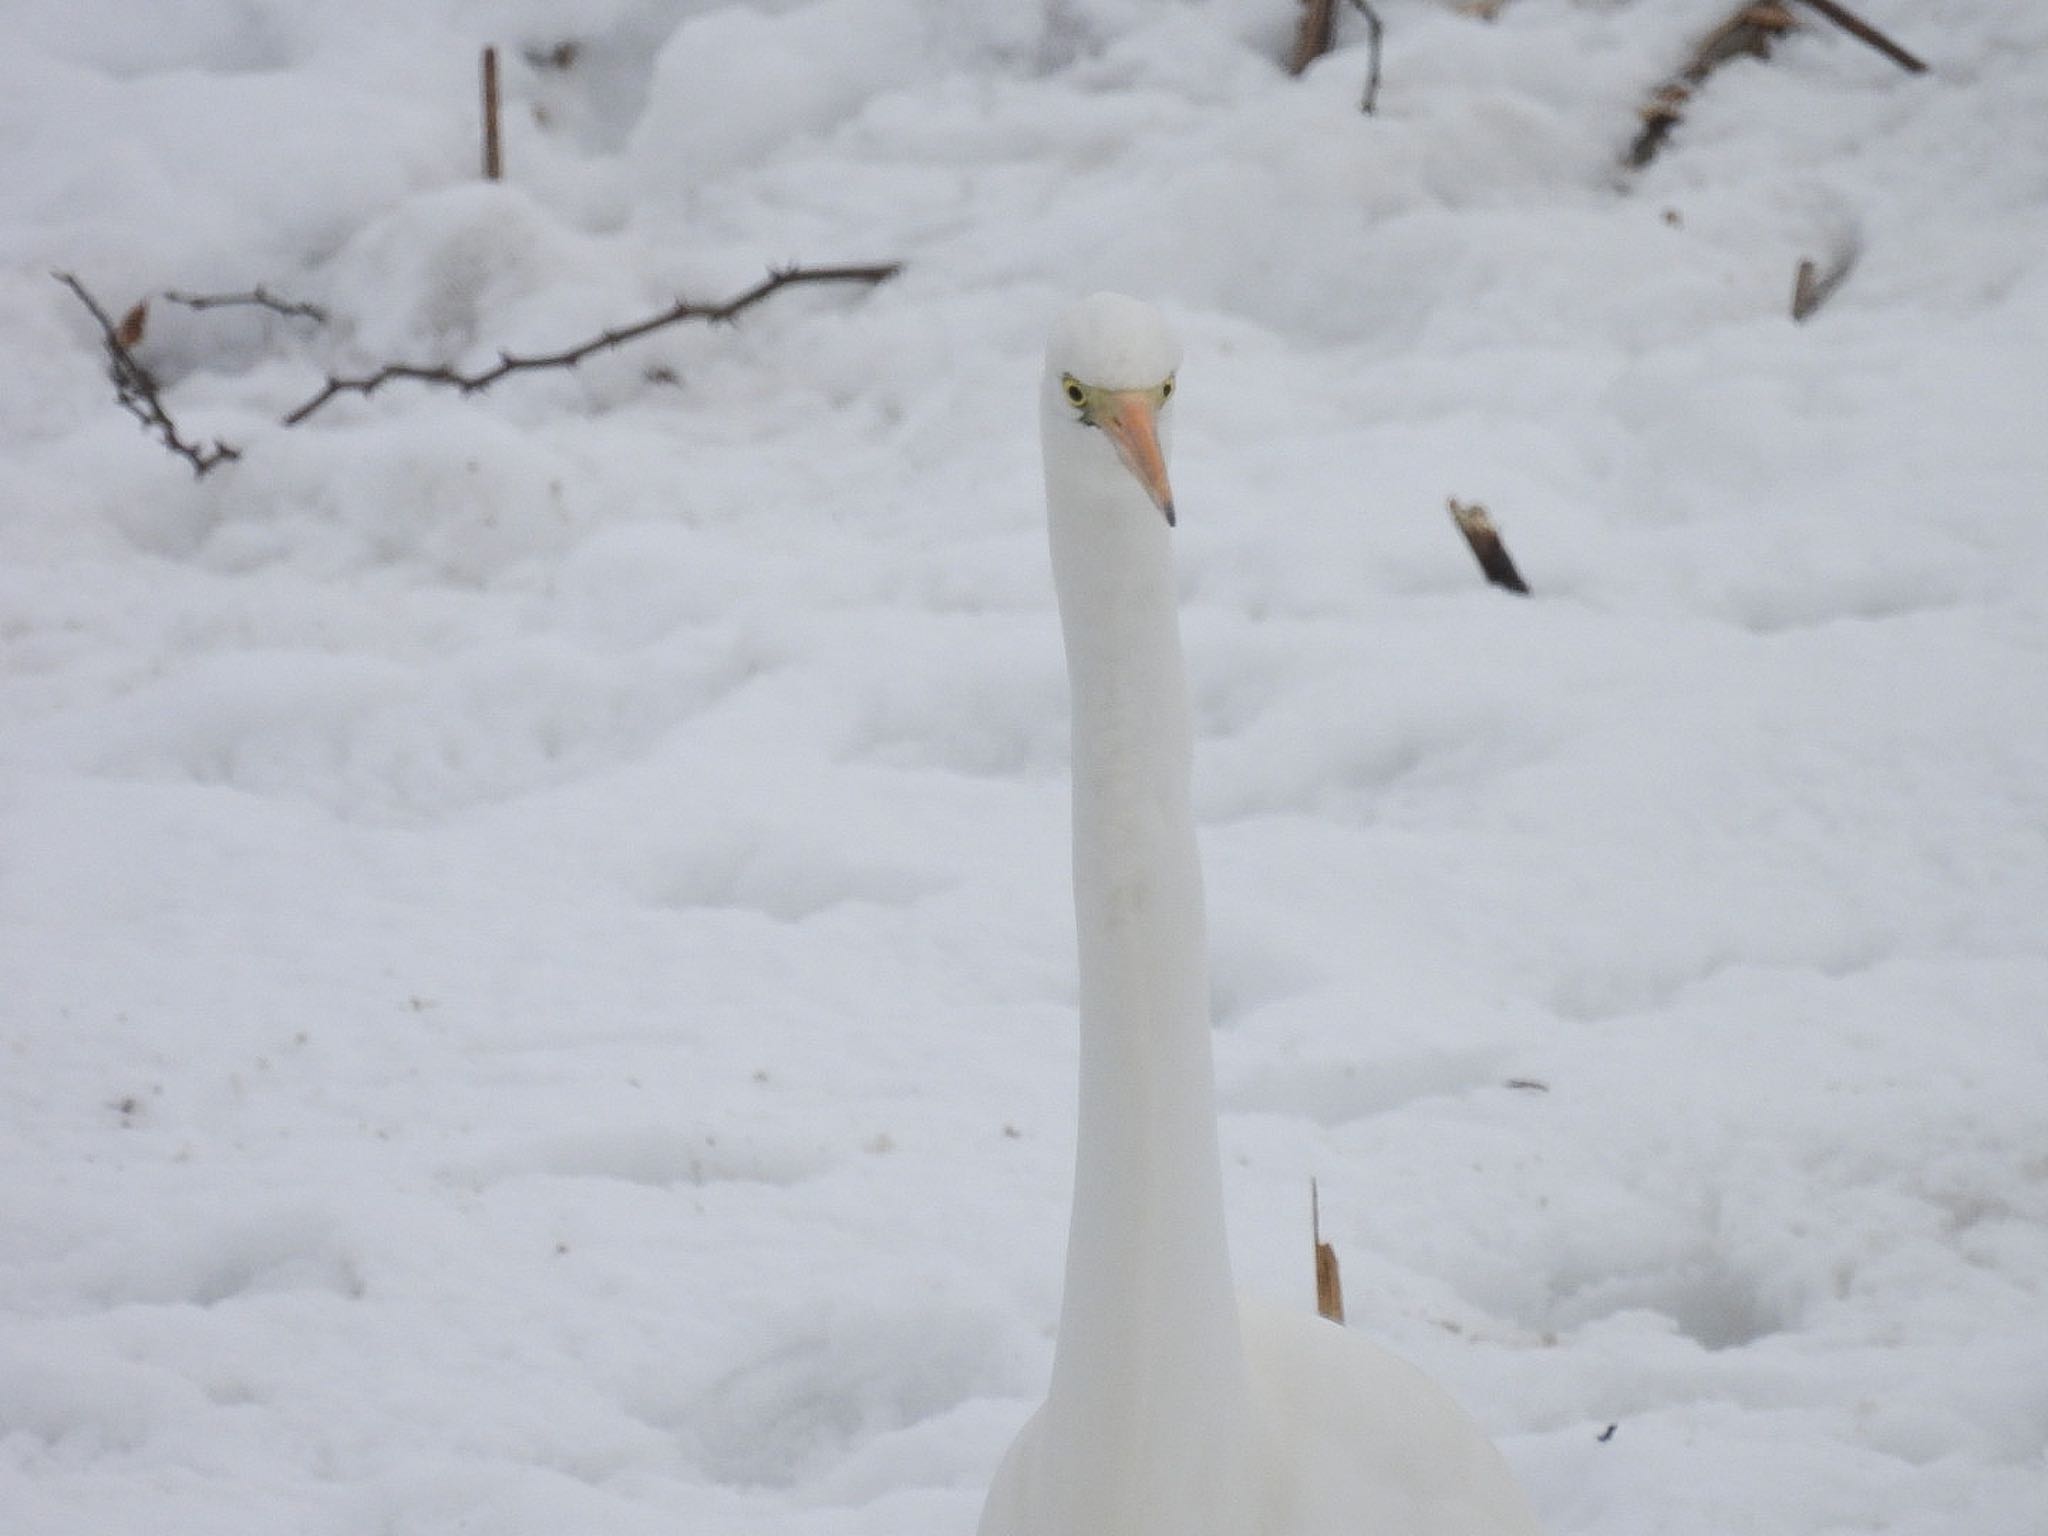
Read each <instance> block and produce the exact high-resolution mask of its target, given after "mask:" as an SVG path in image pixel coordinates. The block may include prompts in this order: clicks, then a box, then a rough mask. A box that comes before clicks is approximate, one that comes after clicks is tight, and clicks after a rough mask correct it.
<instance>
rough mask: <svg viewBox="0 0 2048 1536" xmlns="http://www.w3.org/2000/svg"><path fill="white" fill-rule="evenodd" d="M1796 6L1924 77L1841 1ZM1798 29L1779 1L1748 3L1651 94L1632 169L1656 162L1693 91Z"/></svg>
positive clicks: (1632, 151) (1767, 52)
mask: <svg viewBox="0 0 2048 1536" xmlns="http://www.w3.org/2000/svg"><path fill="white" fill-rule="evenodd" d="M1798 3H1799V4H1801V5H1805V6H1808V7H1810V8H1811V9H1813V10H1816V11H1818V12H1819V13H1820V14H1821V15H1822V16H1825V17H1826V18H1827V19H1828V20H1829V21H1831V22H1833V23H1834V24H1835V25H1836V26H1838V27H1840V28H1841V29H1842V30H1843V31H1844V32H1847V33H1848V34H1849V35H1850V36H1851V37H1854V38H1856V39H1857V40H1858V41H1860V42H1864V43H1868V44H1869V45H1870V46H1871V47H1872V48H1875V49H1876V50H1877V51H1878V52H1879V53H1882V54H1883V55H1884V56H1885V57H1886V58H1888V59H1890V60H1891V61H1892V62H1893V63H1895V64H1897V65H1898V66H1899V67H1900V68H1901V69H1904V70H1907V71H1910V72H1911V73H1913V74H1916V75H1917V74H1921V73H1924V72H1925V70H1926V68H1927V66H1926V65H1925V64H1924V63H1922V62H1921V61H1920V60H1919V59H1918V58H1916V57H1914V55H1912V54H1910V53H1908V52H1907V51H1906V50H1905V49H1904V48H1902V47H1900V46H1899V45H1898V44H1897V43H1895V42H1893V41H1892V40H1891V39H1890V38H1889V37H1886V36H1885V35H1884V33H1882V32H1880V31H1878V30H1877V28H1875V27H1873V26H1872V25H1871V24H1870V23H1869V22H1867V21H1865V20H1863V19H1862V18H1861V17H1860V16H1858V15H1856V14H1855V13H1854V12H1853V11H1851V10H1850V9H1849V8H1848V7H1847V6H1844V5H1841V4H1839V3H1838V0H1798ZM1798 25H1799V22H1798V19H1797V18H1796V17H1795V16H1793V14H1792V12H1791V10H1790V9H1789V7H1788V5H1787V4H1785V3H1781V0H1750V3H1746V4H1743V5H1740V6H1738V7H1737V8H1736V9H1735V11H1734V13H1733V14H1732V15H1730V16H1729V17H1728V19H1727V20H1725V21H1723V22H1722V23H1721V24H1720V25H1719V26H1717V27H1715V28H1714V30H1713V31H1711V32H1709V33H1708V34H1707V35H1706V36H1705V37H1704V38H1702V39H1701V40H1700V43H1699V46H1698V47H1696V48H1695V49H1694V50H1693V56H1692V59H1691V60H1690V62H1688V63H1687V64H1686V66H1685V68H1683V69H1682V70H1680V71H1679V72H1678V73H1677V74H1676V75H1674V76H1672V77H1671V78H1670V79H1669V80H1667V81H1665V82H1664V83H1663V84H1662V85H1660V86H1658V87H1657V88H1656V89H1655V90H1654V91H1652V92H1651V93H1650V99H1649V100H1648V101H1647V102H1645V103H1644V104H1643V107H1642V119H1643V126H1642V129H1641V131H1640V132H1639V133H1637V135H1636V138H1635V142H1634V143H1633V144H1632V145H1630V146H1629V153H1628V163H1629V165H1630V166H1632V167H1635V168H1638V169H1640V168H1641V167H1643V166H1645V165H1648V164H1649V163H1650V161H1651V160H1653V159H1655V158H1656V155H1657V151H1658V150H1660V149H1662V148H1663V147H1664V141H1665V139H1667V138H1669V137H1670V135H1671V130H1672V129H1673V128H1675V127H1677V126H1678V120H1679V118H1680V117H1681V116H1683V115H1684V112H1685V106H1686V103H1687V102H1689V101H1690V100H1691V99H1692V94H1693V92H1694V90H1695V89H1697V88H1698V87H1699V86H1700V85H1702V84H1704V83H1705V81H1706V79H1707V77H1708V76H1709V75H1711V74H1712V73H1713V72H1714V71H1715V70H1717V69H1719V68H1720V67H1721V66H1722V65H1723V64H1726V63H1727V62H1728V61H1729V60H1731V59H1740V58H1756V59H1767V58H1769V57H1770V56H1771V44H1772V43H1773V42H1775V41H1776V40H1777V39H1778V38H1779V37H1780V36H1782V35H1783V34H1784V33H1786V32H1790V31H1792V30H1793V29H1794V28H1795V27H1797V26H1798Z"/></svg>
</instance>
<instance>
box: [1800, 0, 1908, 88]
mask: <svg viewBox="0 0 2048 1536" xmlns="http://www.w3.org/2000/svg"><path fill="white" fill-rule="evenodd" d="M1800 4H1802V5H1806V6H1810V7H1812V8H1813V9H1814V10H1816V11H1819V12H1820V13H1821V15H1823V16H1825V17H1827V19H1828V20H1829V21H1832V22H1833V23H1834V24H1835V25H1836V26H1838V27H1840V28H1841V29H1842V30H1843V31H1844V32H1846V33H1848V34H1849V35H1850V36H1851V37H1853V38H1855V39H1856V40H1857V41H1858V42H1861V43H1868V44H1869V45H1870V46H1871V47H1873V48H1875V49H1876V50H1877V51H1878V52H1879V53H1881V54H1883V55H1884V56H1885V57H1886V58H1888V59H1890V60H1891V61H1892V62H1893V63H1894V64H1896V65H1898V66H1899V68H1901V69H1903V70H1905V71H1906V73H1908V74H1911V75H1924V74H1926V73H1927V66H1926V64H1925V63H1923V62H1922V61H1921V60H1920V59H1918V58H1916V57H1915V56H1914V55H1912V54H1910V53H1908V52H1906V50H1905V49H1903V48H1901V47H1900V46H1899V45H1898V44H1897V43H1895V42H1893V41H1892V40H1891V39H1890V38H1888V37H1886V36H1885V35H1884V34H1883V33H1882V32H1880V31H1878V30H1877V28H1875V27H1873V26H1872V25H1871V24H1870V23H1869V22H1867V21H1865V20H1864V19H1863V18H1862V17H1860V16H1858V15H1857V14H1856V13H1855V12H1854V11H1851V10H1850V9H1849V8H1848V7H1847V6H1844V5H1837V4H1836V3H1835V0H1800Z"/></svg>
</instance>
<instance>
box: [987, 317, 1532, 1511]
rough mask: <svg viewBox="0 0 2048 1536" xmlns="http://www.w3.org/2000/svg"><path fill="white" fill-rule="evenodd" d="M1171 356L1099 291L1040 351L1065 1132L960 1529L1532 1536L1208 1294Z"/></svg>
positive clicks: (1280, 1333) (1362, 1390)
mask: <svg viewBox="0 0 2048 1536" xmlns="http://www.w3.org/2000/svg"><path fill="white" fill-rule="evenodd" d="M1179 361H1180V357H1179V348H1178V346H1177V344H1176V343H1175V342H1174V340H1173V338H1172V336H1171V333H1170V332H1169V331H1168V330H1167V328H1166V325H1165V322H1164V320H1163V319H1162V318H1161V317H1160V316H1159V315H1158V313H1157V312H1156V311H1154V310H1152V309H1151V308H1150V307H1149V306H1147V305H1144V304H1140V303H1139V302H1137V301H1136V300H1132V299H1125V298H1120V297H1118V296H1116V295H1110V294H1098V295H1096V296H1095V297H1093V298H1091V299H1088V300H1086V301H1084V302H1083V303H1082V304H1080V305H1078V306H1076V307H1075V308H1074V309H1073V310H1071V311H1070V312H1069V313H1068V314H1067V315H1066V316H1065V317H1063V318H1062V320H1061V321H1060V323H1059V325H1058V326H1057V327H1056V328H1055V330H1054V333H1053V337H1052V342H1051V344H1050V346H1049V348H1048V351H1047V367H1046V378H1045V386H1044V391H1043V396H1042V427H1043V434H1044V445H1045V475H1046V500H1047V507H1048V513H1049V517H1050V524H1051V528H1050V533H1051V542H1052V555H1053V573H1054V579H1055V583H1056V585H1057V587H1058V590H1059V599H1060V616H1061V623H1062V627H1063V630H1064V633H1065V636H1066V649H1067V667H1068V673H1069V677H1070V681H1071V686H1072V694H1073V754H1074V769H1073V775H1074V784H1073V794H1074V822H1073V837H1074V906H1075V916H1076V920H1077V926H1078V934H1079V941H1080V944H1079V952H1080V966H1081V1094H1080V1134H1079V1141H1078V1147H1077V1153H1076V1170H1075V1188H1074V1211H1073V1224H1072V1228H1071V1231H1070V1234H1069V1241H1068V1250H1067V1278H1066V1295H1065V1299H1064V1301H1063V1304H1062V1308H1061V1315H1060V1329H1059V1340H1058V1345H1057V1347H1056V1350H1055V1354H1054V1361H1053V1377H1052V1384H1051V1387H1050V1390H1049V1391H1048V1393H1047V1396H1046V1401H1045V1403H1044V1405H1043V1406H1042V1407H1041V1408H1040V1409H1039V1411H1038V1412H1037V1413H1036V1414H1035V1415H1034V1416H1033V1418H1032V1420H1031V1421H1030V1423H1028V1424H1027V1425H1026V1426H1025V1428H1024V1430H1023V1431H1022V1433H1020V1434H1019V1436H1018V1438H1017V1440H1016V1443H1015V1444H1014V1445H1012V1447H1011V1449H1010V1452H1009V1455H1008V1456H1007V1457H1006V1458H1005V1459H1004V1462H1003V1465H1002V1467H1001V1469H1000V1470H999V1472H998V1473H997V1476H996V1480H995V1483H994V1485H993V1487H992V1488H991V1489H990V1491H989V1496H988V1502H987V1504H986V1505H985V1507H984V1509H983V1511H982V1519H981V1536H1534V1533H1535V1531H1536V1526H1535V1522H1534V1520H1533V1518H1532V1517H1531V1516H1530V1514H1529V1512H1528V1508H1527V1505H1526V1503H1525V1502H1524V1500H1523V1498H1522V1495H1521V1492H1520V1490H1519V1489H1518V1488H1517V1487H1516V1486H1515V1484H1514V1481H1513V1479H1512V1477H1511V1476H1510V1475H1509V1473H1508V1470H1507V1467H1506V1465H1505V1463H1504V1462H1503V1461H1502V1460H1501V1458H1500V1455H1499V1453H1498V1452H1497V1451H1496V1450H1495V1449H1494V1448H1493V1446H1492V1445H1491V1443H1489V1442H1488V1441H1487V1439H1486V1438H1485V1436H1484V1435H1483V1434H1481V1433H1480V1431H1479V1430H1478V1428H1477V1427H1476V1426H1474V1425H1473V1424H1472V1423H1471V1421H1470V1420H1469V1419H1467V1418H1466V1417H1465V1416H1464V1414H1463V1413H1462V1412H1461V1411H1460V1410H1459V1409H1458V1408H1457V1406H1456V1405H1455V1404H1454V1403H1452V1402H1451V1400H1450V1399H1449V1398H1448V1397H1447V1396H1446V1395H1445V1394H1444V1393H1443V1392H1442V1391H1441V1390H1440V1389H1438V1388H1437V1387H1436V1386H1435V1385H1434V1384H1432V1383H1431V1382H1430V1381H1429V1380H1428V1379H1427V1378H1425V1377H1423V1376H1422V1375H1421V1374H1420V1373H1418V1372H1417V1371H1415V1370H1414V1369H1413V1368H1412V1367H1410V1366H1408V1365H1406V1364H1405V1363H1403V1362H1401V1361H1399V1360H1397V1359H1396V1358H1394V1357H1393V1356H1391V1355H1388V1354H1386V1353H1385V1352H1384V1351H1381V1350H1379V1349H1377V1348H1375V1347H1374V1346H1372V1345H1370V1344H1368V1343H1367V1342H1366V1341H1365V1340H1363V1339H1362V1338H1360V1337H1359V1336H1357V1335H1356V1334H1353V1333H1349V1332H1347V1331H1346V1330H1344V1329H1342V1328H1340V1327H1338V1326H1337V1325H1335V1324H1333V1323H1329V1322H1325V1321H1324V1320H1323V1319H1321V1318H1319V1317H1316V1316H1313V1315H1311V1314H1308V1313H1301V1314H1295V1313H1289V1312H1284V1311H1280V1310H1278V1309H1273V1308H1269V1307H1266V1306H1263V1305H1259V1304H1256V1303H1250V1302H1244V1303H1241V1302H1240V1301H1239V1299H1238V1298H1237V1296H1236V1294H1235V1292H1234V1290H1233V1287H1232V1284H1231V1275H1230V1260H1229V1253H1228V1248H1227V1242H1226V1238H1225V1233H1224V1220H1223V1185H1222V1171H1221V1165H1220V1159H1219V1157H1218V1152H1217V1138H1216V1095H1215V1077H1214V1070H1213V1067H1212V1065H1211V1057H1210V1035H1209V1017H1208V990H1209V984H1208V969H1207V958H1206V947H1205V937H1204V917H1203V904H1202V877H1201V866H1200V862H1199V858H1198V855H1197V850H1196V845H1195V831H1194V815H1193V810H1192V805H1191V802H1190V799H1189V777H1190V768H1191V764H1192V758H1193V730H1192V724H1191V718H1190V712H1189V704H1188V692H1187V681H1186V673H1185V668H1184V666H1183V663H1182V658H1181V646H1180V625H1179V616H1178V603H1177V598H1176V589H1175V585H1174V578H1173V565H1172V558H1171V549H1170V542H1169V541H1170V538H1171V525H1172V521H1173V503H1172V498H1171V495H1170V493H1169V491H1168V488H1167V480H1166V470H1165V453H1164V450H1165V441H1164V439H1165V430H1164V429H1165V426H1166V419H1165V418H1166V414H1167V412H1166V406H1167V402H1168V400H1169V399H1170V397H1171V395H1172V392H1173V374H1174V370H1175V369H1176V368H1177V367H1178V365H1179ZM1162 514H1164V515H1162Z"/></svg>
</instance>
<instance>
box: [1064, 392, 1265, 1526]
mask: <svg viewBox="0 0 2048 1536" xmlns="http://www.w3.org/2000/svg"><path fill="white" fill-rule="evenodd" d="M1062 431H1067V432H1071V431H1081V432H1088V429H1086V428H1079V427H1077V426H1074V425H1073V424H1072V423H1070V422H1069V421H1068V420H1066V419H1064V413H1062V415H1061V417H1060V418H1058V419H1055V420H1054V421H1053V422H1052V423H1050V424H1049V426H1048V435H1047V444H1046V476H1047V490H1048V496H1049V500H1050V501H1051V503H1052V509H1053V511H1052V552H1053V570H1054V577H1055V580H1056V583H1057V586H1058V589H1059V598H1060V618H1061V622H1062V625H1063V627H1064V630H1065V634H1066V648H1067V667H1068V673H1069V676H1070V680H1071V686H1072V691H1073V751H1074V767H1073V778H1074V823H1073V836H1074V904H1075V911H1076V916H1077V919H1078V923H1079V938H1080V974H1081V1100H1080V1139H1079V1145H1078V1151H1077V1157H1076V1167H1075V1175H1074V1214H1073V1225H1072V1229H1071V1232H1070V1234H1069V1238H1068V1249H1067V1276H1066V1297H1065V1301H1064V1304H1063V1307H1062V1311H1061V1314H1060V1331H1059V1343H1058V1348H1057V1350H1056V1353H1055V1358H1054V1365H1053V1379H1052V1387H1051V1392H1050V1396H1049V1402H1048V1410H1049V1411H1048V1413H1047V1414H1046V1415H1045V1422H1046V1424H1047V1425H1048V1426H1056V1427H1057V1428H1056V1430H1054V1432H1053V1433H1052V1434H1051V1436H1050V1441H1051V1443H1049V1444H1047V1445H1045V1446H1044V1447H1043V1450H1044V1454H1045V1455H1046V1456H1047V1457H1048V1458H1050V1460H1051V1465H1050V1466H1049V1467H1048V1470H1049V1471H1052V1472H1053V1473H1054V1474H1055V1477H1054V1480H1055V1481H1058V1482H1060V1483H1063V1484H1064V1485H1065V1486H1066V1487H1068V1488H1069V1489H1070V1490H1071V1495H1072V1498H1073V1501H1074V1502H1073V1508H1072V1516H1073V1519H1072V1524H1073V1527H1074V1528H1076V1529H1081V1528H1087V1529H1092V1530H1095V1531H1100V1532H1111V1531H1113V1532H1117V1533H1119V1536H1149V1533H1151V1532H1155V1531H1158V1532H1166V1531H1175V1530H1178V1531H1183V1532H1185V1531H1189V1530H1198V1529H1209V1528H1213V1526H1212V1525H1211V1524H1210V1522H1211V1521H1213V1520H1214V1518H1215V1516H1216V1514H1217V1512H1218V1511H1217V1505H1218V1501H1219V1500H1221V1501H1224V1502H1226V1503H1234V1502H1235V1501H1236V1499H1237V1495H1238V1491H1239V1490H1238V1489H1237V1485H1236V1479H1237V1477H1238V1473H1239V1469H1238V1468H1237V1467H1236V1466H1235V1465H1234V1462H1233V1457H1234V1455H1235V1452H1236V1450H1237V1448H1239V1447H1241V1445H1242V1444H1243V1434H1242V1428H1241V1426H1242V1422H1243V1415H1244V1413H1245V1404H1246V1396H1247V1393H1246V1381H1245V1367H1244V1355H1243V1346H1242V1343H1241V1340H1240V1338H1239V1333H1238V1319H1237V1303H1236V1297H1235V1292H1234V1289H1233V1287H1232V1284H1231V1277H1230V1262H1229V1253H1228V1248H1227V1243H1226V1239H1225V1234H1224V1221H1223V1191H1222V1174H1221V1169H1220V1166H1219V1158H1218V1152H1217V1141H1216V1094H1215V1075H1214V1069H1213V1067H1212V1064H1211V1055H1210V1026H1209V980H1208V963H1207V956H1206V952H1205V942H1204V925H1203V908H1202V875H1201V866H1200V863H1199V859H1198V855H1197V851H1196V845H1195V827H1194V814H1193V810H1192V807H1191V804H1190V800H1189V771H1190V765H1191V760H1192V756H1193V739H1192V727H1191V721H1190V712H1189V705H1188V694H1187V681H1186V675H1185V669H1184V667H1183V664H1182V659H1181V645H1180V627H1179V618H1178V613H1177V604H1176V597H1175V590H1174V582H1173V569H1172V559H1171V547H1170V539H1171V537H1172V535H1171V531H1170V530H1169V529H1168V528H1167V526H1166V521H1165V519H1164V518H1163V517H1162V516H1161V515H1160V513H1159V512H1158V511H1157V510H1155V509H1154V508H1153V506H1152V505H1151V503H1150V502H1149V501H1148V500H1147V499H1146V497H1145V495H1144V494H1143V492H1142V491H1141V490H1140V489H1139V488H1138V486H1137V485H1136V484H1135V482H1133V481H1132V480H1131V479H1130V477H1129V476H1128V475H1127V474H1125V473H1124V472H1123V470H1122V468H1121V466H1118V465H1115V464H1114V462H1113V461H1112V460H1111V459H1110V457H1109V454H1108V452H1107V450H1106V446H1105V445H1102V444H1101V443H1100V441H1099V439H1096V440H1094V441H1092V442H1091V441H1089V439H1092V438H1094V437H1095V435H1094V434H1093V433H1092V432H1089V437H1088V438H1084V439H1076V438H1073V437H1071V436H1062V435H1061V433H1062Z"/></svg>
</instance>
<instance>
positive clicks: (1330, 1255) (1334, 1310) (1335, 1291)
mask: <svg viewBox="0 0 2048 1536" xmlns="http://www.w3.org/2000/svg"><path fill="white" fill-rule="evenodd" d="M1308 1230H1309V1241H1310V1242H1312V1243H1314V1244H1315V1250H1316V1311H1317V1312H1319V1313H1321V1314H1322V1315H1323V1316H1324V1317H1327V1318H1328V1319H1329V1320H1330V1321H1331V1322H1333V1323H1342V1322H1343V1321H1344V1278H1343V1276H1342V1275H1340V1274H1339V1273H1338V1271H1337V1250H1336V1249H1334V1248H1332V1247H1331V1246H1330V1245H1329V1244H1328V1243H1326V1242H1324V1241H1323V1203H1322V1197H1321V1195H1320V1194H1319V1193H1318V1192H1317V1190H1316V1181H1315V1180H1314V1179H1310V1180H1309V1181H1308Z"/></svg>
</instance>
